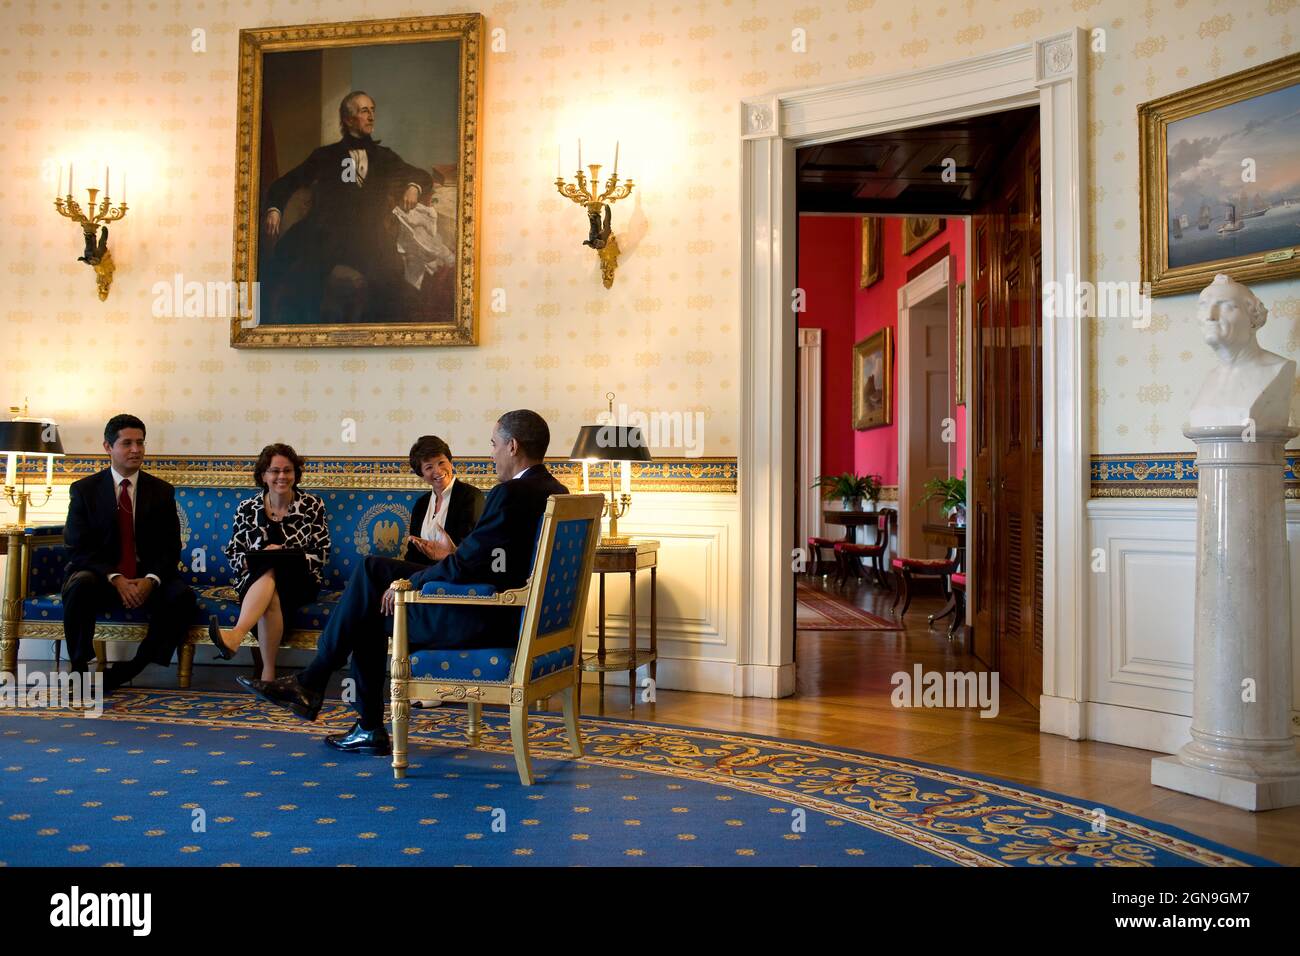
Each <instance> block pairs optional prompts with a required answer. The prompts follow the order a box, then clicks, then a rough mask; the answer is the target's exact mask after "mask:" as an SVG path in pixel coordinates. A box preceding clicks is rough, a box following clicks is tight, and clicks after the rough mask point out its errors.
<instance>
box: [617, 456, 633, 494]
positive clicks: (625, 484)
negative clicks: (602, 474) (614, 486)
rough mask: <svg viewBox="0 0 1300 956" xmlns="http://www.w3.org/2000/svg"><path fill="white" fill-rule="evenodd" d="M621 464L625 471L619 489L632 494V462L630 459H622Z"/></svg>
mask: <svg viewBox="0 0 1300 956" xmlns="http://www.w3.org/2000/svg"><path fill="white" fill-rule="evenodd" d="M619 465H620V466H622V471H623V475H622V484H621V487H620V488H619V491H620V492H621V493H622V494H625V495H630V494H631V493H632V463H631V462H630V461H620V462H619Z"/></svg>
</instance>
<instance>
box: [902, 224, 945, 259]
mask: <svg viewBox="0 0 1300 956" xmlns="http://www.w3.org/2000/svg"><path fill="white" fill-rule="evenodd" d="M942 228H943V220H942V219H940V218H939V217H937V216H908V217H906V218H905V219H903V255H905V256H910V255H911V254H912V253H914V252H915V251H916V250H917V249H920V248H921V247H922V246H923V245H925V244H926V243H927V242H929V241H930V240H931V239H933V238H934V237H935V236H937V235H938V234H939V230H940V229H942Z"/></svg>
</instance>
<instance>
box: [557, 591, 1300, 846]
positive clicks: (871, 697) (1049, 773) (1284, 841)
mask: <svg viewBox="0 0 1300 956" xmlns="http://www.w3.org/2000/svg"><path fill="white" fill-rule="evenodd" d="M805 580H806V583H809V584H811V585H812V586H814V587H817V586H820V582H818V581H814V580H812V579H805ZM831 590H832V591H833V590H834V589H833V588H831ZM843 593H844V596H845V597H847V598H849V599H850V600H852V601H853V602H854V603H855V604H857V605H858V606H859V607H861V608H863V609H865V610H867V611H871V612H873V613H875V614H880V615H882V616H888V610H889V602H890V598H889V596H888V595H887V594H886V593H885V592H884V591H881V590H879V589H876V588H873V587H871V586H868V585H866V584H858V585H856V586H852V585H851V586H850V587H849V588H848V589H847V590H846V591H845V592H843ZM941 603H942V602H941V600H940V598H938V597H937V596H921V595H918V596H917V597H916V598H915V599H914V600H913V602H912V608H911V610H909V611H908V615H907V620H906V624H907V630H906V632H893V633H884V632H879V631H876V632H872V631H800V632H799V633H798V638H797V640H796V652H795V660H796V666H797V676H796V690H795V695H794V696H793V697H790V698H786V699H783V700H760V699H756V698H736V697H726V696H722V695H718V694H696V693H684V692H679V691H668V690H664V691H660V692H659V693H658V700H657V701H656V702H655V703H653V704H648V703H640V702H638V703H637V707H636V716H637V717H638V718H641V719H644V720H652V721H655V720H657V721H661V722H663V723H670V724H686V725H692V726H699V727H710V728H714V729H718V730H735V731H746V732H752V733H755V734H763V735H766V736H772V737H788V738H795V739H802V740H813V741H817V742H819V743H827V744H840V745H843V746H847V747H853V748H856V749H860V750H868V751H872V752H874V753H880V754H887V755H890V756H894V757H903V758H906V759H909V760H917V761H921V762H925V763H937V764H943V765H945V766H948V767H954V768H957V769H961V770H969V771H975V772H978V773H983V774H988V775H989V776H995V777H1001V778H1003V779H1005V780H1010V781H1014V782H1016V783H1021V784H1026V785H1029V786H1032V787H1039V788H1041V789H1044V790H1056V791H1059V792H1061V793H1064V794H1068V795H1070V796H1072V797H1075V798H1079V799H1083V800H1095V801H1097V802H1098V803H1103V802H1104V803H1106V804H1108V805H1109V806H1113V807H1117V808H1119V809H1121V810H1126V811H1129V812H1131V813H1136V814H1140V815H1141V816H1144V817H1149V818H1150V819H1152V820H1158V821H1161V822H1163V823H1169V824H1172V825H1174V826H1177V827H1181V828H1182V829H1184V830H1187V831H1189V832H1191V833H1195V834H1199V835H1200V836H1204V837H1207V838H1209V839H1211V840H1216V841H1218V842H1220V843H1223V844H1226V845H1227V846H1230V847H1235V848H1237V849H1241V850H1246V851H1248V852H1250V853H1255V854H1258V855H1260V856H1263V857H1267V858H1268V859H1271V860H1275V861H1277V862H1279V863H1285V864H1288V865H1291V866H1296V865H1300V807H1290V808H1287V809H1284V810H1270V811H1268V812H1266V813H1249V812H1247V811H1245V810H1236V809H1233V808H1231V807H1225V806H1222V805H1220V804H1217V803H1212V802H1210V801H1208V800H1201V799H1198V798H1196V797H1191V796H1187V795H1186V794H1181V793H1175V792H1174V791H1171V790H1164V789H1162V788H1160V787H1154V786H1152V785H1151V783H1150V779H1151V758H1152V757H1155V756H1159V754H1156V753H1154V752H1152V751H1147V750H1135V749H1133V748H1130V747H1119V746H1116V745H1113V744H1104V743H1097V742H1094V741H1073V740H1067V739H1066V738H1064V737H1057V736H1054V735H1050V734H1042V733H1039V731H1038V713H1037V711H1035V710H1034V709H1033V708H1032V707H1030V706H1029V704H1028V703H1027V702H1026V701H1024V700H1023V699H1022V698H1020V697H1018V696H1016V695H1015V694H1014V693H1012V692H1011V691H1009V690H1007V689H1006V688H1005V687H1003V688H1001V693H1000V704H1001V707H1000V712H999V713H998V715H997V716H996V717H994V718H991V719H990V718H982V717H980V716H979V712H978V711H977V710H973V709H966V710H956V709H952V708H933V709H902V708H895V707H894V706H893V705H892V704H891V703H890V694H891V692H892V691H893V689H894V686H893V685H892V684H891V683H890V676H891V675H892V674H894V673H895V672H897V671H900V670H904V671H911V669H912V666H913V665H914V664H916V663H920V664H921V665H922V666H923V668H924V669H925V670H927V671H928V670H939V671H943V670H961V671H971V670H982V669H983V668H981V667H980V665H979V663H978V662H977V661H976V660H975V658H973V657H970V656H967V655H965V654H963V653H960V652H959V650H957V649H955V647H954V645H953V644H950V643H949V641H948V640H947V636H946V629H945V627H944V625H946V623H947V622H946V621H941V622H939V624H938V625H936V627H935V629H933V630H931V629H930V628H928V627H927V626H926V616H927V615H929V614H931V613H933V612H934V611H935V610H937V609H938V608H939V607H940V605H941ZM595 698H596V695H595V694H594V693H584V695H583V704H584V707H583V710H584V712H588V713H594V712H596V711H595V708H596V700H595ZM627 702H628V696H627V690H626V688H624V687H613V688H610V689H608V690H607V692H606V697H605V713H606V714H608V715H610V716H625V715H627V713H628V711H627Z"/></svg>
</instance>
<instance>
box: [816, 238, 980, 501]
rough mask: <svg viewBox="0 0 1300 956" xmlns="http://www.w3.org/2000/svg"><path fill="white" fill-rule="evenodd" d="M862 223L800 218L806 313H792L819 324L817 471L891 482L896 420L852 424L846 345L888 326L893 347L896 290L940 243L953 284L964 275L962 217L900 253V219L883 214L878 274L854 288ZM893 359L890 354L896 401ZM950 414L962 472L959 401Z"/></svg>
mask: <svg viewBox="0 0 1300 956" xmlns="http://www.w3.org/2000/svg"><path fill="white" fill-rule="evenodd" d="M861 223H862V221H861V219H860V218H858V217H855V216H814V215H801V216H800V217H799V286H800V287H801V288H802V289H804V291H805V294H806V296H807V299H806V303H807V311H806V312H804V313H803V314H801V315H800V316H799V325H800V326H802V327H805V328H810V327H816V328H820V329H822V330H823V331H822V347H823V355H824V359H823V366H822V472H821V473H822V474H838V473H840V472H842V471H850V470H852V471H856V472H857V473H858V474H867V473H872V474H879V475H882V476H883V478H884V483H885V484H887V485H892V484H897V483H898V426H897V425H895V424H891V425H887V426H885V427H882V428H873V429H870V430H868V431H854V429H853V394H852V392H853V346H854V344H855V343H857V342H860V341H862V340H863V339H865V338H866V337H867V336H869V335H872V334H873V333H875V332H877V331H879V330H880V329H882V328H884V327H885V326H889V327H890V328H892V329H894V332H895V335H894V341H895V348H897V331H898V330H897V326H898V290H899V289H900V288H901V287H902V286H903V285H904V284H906V282H907V271H908V269H910V268H913V267H915V266H916V265H917V264H919V263H920V262H922V261H923V260H924V259H925V258H926V257H927V256H929V255H931V254H932V253H933V252H935V251H936V250H937V249H939V248H941V247H942V246H943V245H945V244H947V246H948V252H949V254H950V255H951V256H952V259H953V262H952V264H953V271H954V273H955V278H954V279H953V284H954V286H955V285H956V284H957V283H959V282H964V281H965V279H966V245H965V227H964V224H963V221H962V220H961V219H956V218H950V219H947V220H945V222H944V228H943V229H941V230H940V231H939V233H938V235H936V236H934V237H933V238H932V239H930V240H929V241H927V242H926V243H925V244H924V245H923V246H921V247H920V248H919V249H916V250H915V251H914V252H912V254H911V255H908V256H904V255H903V231H902V225H901V221H900V220H899V219H885V220H884V222H883V224H882V228H881V234H882V240H883V244H884V259H883V266H884V274H883V275H882V276H881V278H880V280H879V281H878V282H875V283H873V284H872V286H871V287H870V288H868V289H859V288H858V280H859V275H860V269H861V266H860V264H861V262H862V225H861ZM898 365H899V356H898V355H897V354H895V356H894V389H893V394H894V396H895V398H894V401H895V402H897V395H898ZM968 390H969V383H968ZM953 417H954V418H955V420H956V425H957V428H956V439H957V441H956V447H955V449H954V451H955V458H954V459H953V460H954V461H955V462H956V466H955V468H954V471H955V472H956V473H957V474H961V471H962V469H963V467H964V464H963V463H964V462H965V460H966V406H965V405H959V406H957V409H956V412H955V414H954V416H953ZM897 418H898V409H897V405H895V408H894V420H895V421H897Z"/></svg>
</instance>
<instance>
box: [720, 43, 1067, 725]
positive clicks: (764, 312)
mask: <svg viewBox="0 0 1300 956" xmlns="http://www.w3.org/2000/svg"><path fill="white" fill-rule="evenodd" d="M1085 41H1086V34H1085V32H1084V31H1083V30H1082V29H1078V28H1076V29H1073V30H1069V31H1066V32H1064V33H1060V34H1056V35H1053V36H1048V37H1044V38H1043V39H1040V40H1038V41H1035V42H1034V43H1029V44H1023V45H1020V46H1016V47H1012V48H1009V49H1006V50H1003V51H1000V52H998V53H994V54H985V55H981V56H979V57H975V58H972V59H970V60H966V61H961V62H956V63H949V64H943V65H941V66H937V67H932V68H927V69H923V70H917V71H911V72H908V73H906V74H899V75H895V76H887V77H874V78H867V79H864V80H860V81H855V82H852V83H845V84H840V85H838V86H836V87H823V88H818V89H813V90H807V91H796V92H793V93H786V94H773V95H770V96H764V97H756V98H753V99H749V100H746V101H744V102H743V104H742V110H741V136H742V152H741V186H742V237H743V238H742V242H741V244H740V249H741V286H742V323H741V334H742V363H741V364H742V379H741V385H742V388H741V393H742V394H741V405H742V407H743V408H744V409H745V414H744V415H743V416H742V422H741V428H742V431H741V441H740V449H739V456H738V457H739V461H740V479H739V484H740V507H741V552H742V559H741V568H740V574H739V579H740V585H741V591H742V597H741V607H742V617H741V626H740V640H741V644H740V650H739V654H738V661H737V670H736V685H735V686H736V693H737V694H739V695H742V696H765V697H781V696H786V695H788V694H790V693H791V692H792V691H793V689H794V664H793V631H794V628H793V623H794V581H793V579H792V576H791V575H790V565H789V555H790V554H791V553H792V551H793V550H794V545H795V542H794V535H795V526H796V520H795V512H796V502H797V493H796V490H795V488H794V469H793V468H788V467H787V466H788V465H789V463H791V462H793V461H794V460H795V458H796V454H795V428H794V424H795V416H794V411H793V410H794V407H795V404H794V403H795V354H796V348H795V335H794V327H793V324H792V323H790V321H789V315H790V303H791V297H792V294H793V290H794V288H795V284H796V283H795V274H794V273H795V246H794V243H795V218H796V214H795V205H794V183H795V173H796V156H795V150H796V148H797V147H799V146H803V145H811V144H814V143H825V142H833V141H836V140H840V139H844V138H848V137H852V136H860V135H864V134H866V133H869V132H884V131H888V130H897V129H904V128H907V127H909V126H915V125H921V124H923V123H927V122H928V123H934V122H937V121H940V120H944V119H959V118H963V117H969V116H979V115H985V114H988V113H992V112H998V111H1001V110H1007V109H1013V108H1017V107H1024V106H1037V107H1039V128H1040V132H1041V142H1042V149H1043V157H1044V159H1043V165H1042V179H1041V183H1040V191H1041V201H1042V223H1043V226H1042V259H1041V269H1042V277H1041V278H1042V280H1043V281H1051V282H1059V283H1061V284H1062V285H1063V286H1064V285H1066V284H1067V283H1069V282H1071V281H1076V282H1077V281H1078V280H1079V277H1080V276H1081V275H1083V264H1084V263H1083V256H1084V237H1085V235H1086V222H1085V219H1084V216H1085V207H1084V205H1083V203H1082V201H1081V197H1083V196H1086V191H1087V183H1086V182H1084V181H1082V180H1083V170H1084V169H1085V163H1084V158H1085V157H1084V142H1083V139H1082V133H1083V121H1084V118H1085V117H1086V115H1087V109H1086V105H1087V104H1086V98H1085V94H1086V64H1087V56H1086V42H1085ZM1041 348H1042V354H1043V360H1042V367H1043V413H1042V419H1043V436H1044V443H1043V447H1044V462H1043V465H1044V468H1043V476H1044V481H1043V492H1044V493H1043V528H1044V532H1043V581H1044V587H1043V597H1044V600H1043V605H1042V613H1043V618H1044V626H1043V642H1042V643H1043V668H1042V680H1043V692H1042V696H1041V699H1040V703H1041V708H1042V709H1041V711H1040V729H1041V730H1043V731H1045V732H1052V733H1060V734H1064V735H1067V736H1071V737H1075V738H1078V737H1082V736H1083V732H1084V722H1083V706H1082V705H1083V699H1084V695H1083V687H1082V679H1083V675H1082V660H1083V653H1084V635H1085V633H1086V629H1085V623H1086V622H1085V618H1084V613H1085V612H1084V608H1085V603H1086V597H1087V563H1086V560H1085V559H1086V550H1085V544H1086V525H1085V516H1084V503H1085V501H1086V498H1087V491H1088V486H1087V480H1086V479H1087V454H1086V451H1085V449H1084V441H1085V439H1086V436H1087V434H1088V404H1087V401H1088V399H1087V391H1086V382H1087V381H1088V367H1087V349H1086V342H1085V340H1084V330H1083V329H1082V328H1081V327H1080V326H1078V325H1077V324H1074V323H1064V322H1061V323H1057V322H1053V323H1050V324H1047V325H1044V327H1043V333H1042V345H1041Z"/></svg>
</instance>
